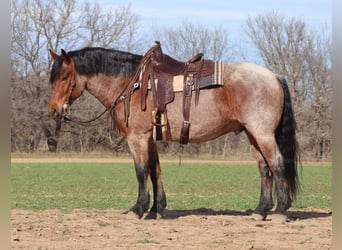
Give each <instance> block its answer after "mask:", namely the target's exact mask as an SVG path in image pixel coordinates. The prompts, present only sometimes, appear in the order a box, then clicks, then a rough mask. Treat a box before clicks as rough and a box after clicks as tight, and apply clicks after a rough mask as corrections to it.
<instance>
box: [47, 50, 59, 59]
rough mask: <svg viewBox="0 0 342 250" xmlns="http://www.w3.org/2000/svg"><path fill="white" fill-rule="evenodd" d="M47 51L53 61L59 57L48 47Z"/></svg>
mask: <svg viewBox="0 0 342 250" xmlns="http://www.w3.org/2000/svg"><path fill="white" fill-rule="evenodd" d="M49 51H50V55H51V57H52V59H53V60H54V61H56V60H57V58H58V57H59V55H57V53H55V52H53V51H52V50H51V49H49Z"/></svg>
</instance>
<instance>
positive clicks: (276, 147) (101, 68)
mask: <svg viewBox="0 0 342 250" xmlns="http://www.w3.org/2000/svg"><path fill="white" fill-rule="evenodd" d="M50 53H51V56H52V58H53V59H54V64H53V66H52V69H51V74H50V82H51V84H52V90H51V93H50V98H49V103H48V111H49V113H50V114H51V115H53V114H54V115H58V116H61V115H63V114H64V113H65V112H66V110H67V109H68V108H69V106H70V105H71V104H72V103H73V102H74V101H75V100H76V99H77V98H78V97H79V96H81V95H82V93H83V91H84V90H87V91H88V92H89V93H90V94H92V95H93V96H95V97H96V98H97V99H98V100H99V101H100V102H101V103H102V104H103V105H104V106H105V107H106V109H108V110H110V112H111V115H112V117H113V120H114V122H115V127H116V129H117V130H118V132H119V133H120V134H121V135H123V136H124V137H125V138H126V140H127V142H128V145H129V148H130V151H131V153H132V156H133V159H134V164H135V170H136V176H137V180H138V198H137V201H136V204H135V205H134V206H133V207H132V208H131V209H130V211H132V212H134V213H135V214H137V215H138V217H139V218H141V217H143V216H144V213H145V212H147V211H148V209H149V207H150V194H149V190H148V185H147V184H148V179H149V178H150V179H151V181H152V186H153V206H152V207H151V210H150V213H149V215H151V214H152V215H157V214H161V215H162V214H163V211H164V209H165V207H166V195H165V192H164V189H163V183H162V178H161V168H160V164H159V156H158V152H157V146H156V142H155V141H154V140H153V137H152V133H153V132H152V129H153V126H152V122H151V121H152V110H153V104H152V102H153V101H152V97H151V93H150V92H148V93H147V97H146V109H145V110H142V109H141V91H142V90H141V88H139V87H135V88H132V89H130V88H131V87H129V86H131V83H132V78H133V76H136V75H137V74H138V73H139V70H140V68H139V66H140V65H141V62H142V61H143V60H142V59H143V57H142V56H140V55H134V54H130V53H127V52H120V51H116V50H107V49H101V48H84V49H81V50H77V51H70V52H68V53H66V52H65V51H64V50H62V53H61V55H58V54H56V53H54V52H52V51H50ZM136 71H137V72H136ZM223 81H224V85H223V87H219V88H212V89H207V90H201V92H200V98H199V100H198V103H197V105H195V104H194V102H192V103H191V116H190V122H191V129H190V135H189V142H190V143H200V142H205V141H208V140H212V139H215V138H217V137H219V136H221V135H223V134H226V133H228V132H241V131H244V132H245V133H246V134H247V137H248V139H249V141H250V144H251V149H252V152H253V154H254V156H255V158H256V160H257V163H258V167H259V172H260V176H261V192H260V200H259V204H258V206H257V207H256V209H255V210H254V214H256V215H259V216H261V218H266V216H267V214H268V212H269V211H270V210H271V209H272V207H273V206H274V203H273V197H272V190H273V181H274V182H275V194H276V197H277V206H276V209H275V214H279V215H282V217H284V216H285V214H286V213H285V212H286V210H287V209H288V208H289V207H290V206H291V203H292V201H293V200H294V199H295V198H296V194H297V191H298V186H299V181H298V177H297V164H298V162H297V159H298V157H297V155H298V152H297V151H298V150H297V142H296V132H295V120H294V116H293V110H292V104H291V98H290V93H289V89H288V86H287V83H286V80H285V79H284V78H281V77H279V76H277V75H275V74H274V73H272V72H270V71H269V70H267V69H265V68H263V67H260V66H257V65H254V64H251V63H246V62H240V63H238V62H234V63H225V64H224V76H223ZM127 99H129V102H128V103H129V107H127V105H126V104H127V102H126V101H125V100H127ZM181 107H182V93H176V94H175V98H174V101H173V102H171V103H170V104H168V106H167V116H168V122H169V131H168V135H167V140H169V141H179V137H180V130H181V128H182V124H183V117H182V112H181ZM127 112H129V118H128V119H129V120H128V122H127V121H126V119H125V118H127Z"/></svg>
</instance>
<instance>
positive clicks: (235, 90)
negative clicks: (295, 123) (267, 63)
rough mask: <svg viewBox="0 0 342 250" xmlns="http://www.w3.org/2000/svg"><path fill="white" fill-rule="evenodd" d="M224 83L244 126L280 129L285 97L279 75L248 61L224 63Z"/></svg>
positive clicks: (270, 129) (271, 129)
mask: <svg viewBox="0 0 342 250" xmlns="http://www.w3.org/2000/svg"><path fill="white" fill-rule="evenodd" d="M224 72H225V75H224V84H225V85H226V87H227V89H226V91H227V92H230V94H229V97H228V98H231V99H232V100H231V102H233V103H234V105H236V106H237V107H239V108H238V111H239V114H238V115H239V120H240V122H241V123H243V124H246V125H250V126H255V127H261V128H264V129H265V130H266V129H267V130H269V131H273V130H274V129H276V127H277V126H278V123H279V120H280V117H281V114H282V109H283V102H284V101H283V99H284V94H283V90H282V87H281V85H280V83H279V81H278V79H277V76H276V75H275V74H274V73H273V72H271V71H270V70H268V69H266V68H264V67H261V66H258V65H255V64H252V63H247V62H237V63H235V62H233V63H227V64H225V70H224Z"/></svg>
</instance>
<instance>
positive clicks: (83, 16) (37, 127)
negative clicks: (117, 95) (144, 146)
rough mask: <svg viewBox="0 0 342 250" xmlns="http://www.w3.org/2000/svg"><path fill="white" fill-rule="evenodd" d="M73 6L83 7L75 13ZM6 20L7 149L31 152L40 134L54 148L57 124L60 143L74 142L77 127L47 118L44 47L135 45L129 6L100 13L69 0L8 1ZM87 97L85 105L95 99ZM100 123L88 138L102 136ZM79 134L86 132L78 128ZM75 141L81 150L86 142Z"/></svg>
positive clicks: (94, 7) (47, 66) (94, 107)
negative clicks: (8, 39) (65, 133)
mask: <svg viewBox="0 0 342 250" xmlns="http://www.w3.org/2000/svg"><path fill="white" fill-rule="evenodd" d="M79 9H83V10H84V11H83V12H79V11H76V10H79ZM91 10H95V11H94V12H92V11H91ZM11 23H12V26H11V29H12V49H11V61H12V84H11V101H12V105H11V114H12V116H11V123H12V127H11V137H12V150H20V151H33V150H35V149H37V148H38V146H39V144H40V143H41V140H42V139H44V135H45V138H46V141H47V143H48V146H49V149H50V150H52V151H54V150H56V145H57V143H58V141H59V139H60V138H59V135H60V129H63V128H62V127H65V128H64V129H65V130H66V131H69V132H70V133H68V137H65V136H63V138H62V141H63V140H64V141H68V140H69V142H70V140H74V141H75V139H74V138H72V137H73V136H76V137H78V133H79V129H78V128H73V127H72V126H69V125H65V124H63V125H62V124H61V120H53V119H50V118H49V117H48V116H47V108H46V107H47V99H48V95H49V92H50V87H49V84H48V72H49V70H50V67H51V64H52V59H51V58H49V53H48V51H49V49H52V50H53V51H59V50H60V49H61V48H63V49H65V50H67V51H68V50H72V49H76V48H79V47H80V46H85V45H94V46H106V47H111V48H122V49H125V48H130V49H139V46H133V45H132V43H134V41H135V39H137V38H135V37H136V34H135V32H133V31H134V30H136V28H137V25H138V16H137V14H135V13H134V12H133V11H132V10H131V8H130V5H128V6H123V7H119V8H117V9H110V10H107V11H104V10H103V9H101V8H100V7H99V6H98V5H97V4H94V5H91V4H89V3H84V5H81V6H79V5H78V4H77V2H75V1H72V0H52V1H45V0H13V1H12V6H11ZM81 34H91V36H87V35H82V36H81ZM137 44H138V43H137ZM87 98H88V100H87V101H86V102H87V103H94V102H96V100H95V99H92V97H89V96H87ZM74 106H75V107H76V108H77V105H74ZM99 106H100V105H91V106H90V107H89V110H87V112H89V113H90V114H94V113H96V112H97V110H99ZM79 115H84V113H82V112H81V113H80V114H79ZM68 126H69V127H68ZM105 126H106V122H104V123H103V125H102V126H98V127H96V128H94V129H92V130H89V137H98V136H99V135H103V131H104V127H105ZM82 133H83V135H84V134H85V133H88V131H86V130H85V129H84V131H83V130H82ZM107 139H108V140H109V138H107ZM110 139H111V138H110ZM91 140H92V139H89V140H87V141H89V142H90V141H91ZM94 141H98V140H97V139H94ZM68 144H70V143H65V145H68ZM80 145H83V146H82V148H83V149H84V148H85V147H87V146H89V143H84V141H82V143H81V144H80Z"/></svg>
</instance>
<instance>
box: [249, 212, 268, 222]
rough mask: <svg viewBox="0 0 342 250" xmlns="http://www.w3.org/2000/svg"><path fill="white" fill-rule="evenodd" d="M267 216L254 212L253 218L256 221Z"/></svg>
mask: <svg viewBox="0 0 342 250" xmlns="http://www.w3.org/2000/svg"><path fill="white" fill-rule="evenodd" d="M265 218H266V216H265V215H261V214H257V213H252V219H254V220H256V221H262V220H265Z"/></svg>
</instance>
